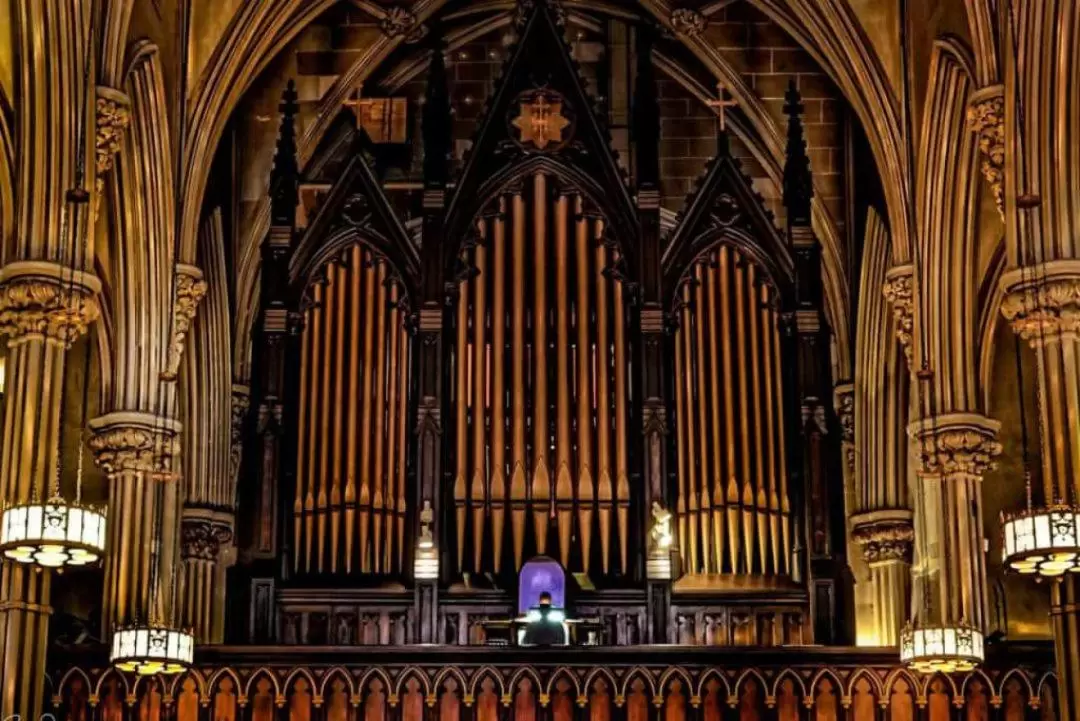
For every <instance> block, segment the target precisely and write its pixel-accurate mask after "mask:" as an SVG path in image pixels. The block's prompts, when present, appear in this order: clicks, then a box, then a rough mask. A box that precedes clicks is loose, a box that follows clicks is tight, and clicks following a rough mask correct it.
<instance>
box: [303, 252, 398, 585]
mask: <svg viewBox="0 0 1080 721" xmlns="http://www.w3.org/2000/svg"><path fill="white" fill-rule="evenodd" d="M400 293H401V290H400V288H399V286H398V285H397V283H395V282H394V281H393V279H392V277H391V271H390V268H389V266H388V264H387V263H386V262H385V261H384V260H383V259H381V258H379V257H378V256H376V255H375V254H373V253H372V252H371V251H370V250H368V249H366V248H365V247H364V246H362V245H361V244H359V243H356V244H353V245H351V246H350V247H348V248H347V249H345V250H344V251H343V252H342V253H341V254H340V255H338V256H337V257H335V258H334V259H332V260H331V261H329V262H328V263H327V264H326V265H325V266H324V267H323V268H322V270H321V271H320V272H319V273H318V274H317V279H316V280H315V281H314V282H313V283H312V284H311V286H310V288H309V307H308V308H307V309H306V310H305V311H304V330H303V336H302V338H301V341H300V377H299V384H300V391H299V408H298V417H297V453H296V494H295V497H294V498H293V506H292V528H291V533H292V567H293V571H294V572H295V573H305V574H307V573H316V574H324V573H331V574H334V573H346V574H352V573H361V574H379V575H397V574H400V573H402V572H403V570H404V568H405V566H404V563H405V559H404V554H405V546H406V544H405V505H406V503H405V500H406V481H405V468H406V452H407V447H408V442H407V437H406V428H407V427H406V396H407V390H408V389H407V386H406V379H407V376H408V372H407V371H408V367H409V362H408V359H409V342H408V341H409V339H408V335H407V333H406V331H405V327H404V322H403V320H404V318H403V311H402V308H401V307H400V302H399V301H400Z"/></svg>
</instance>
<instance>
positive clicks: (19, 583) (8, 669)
mask: <svg viewBox="0 0 1080 721" xmlns="http://www.w3.org/2000/svg"><path fill="white" fill-rule="evenodd" d="M100 290H101V283H100V282H99V281H98V279H97V278H96V277H94V276H92V275H89V274H87V273H76V274H75V277H74V278H72V275H71V270H70V269H68V268H62V267H61V266H59V265H56V264H54V263H47V262H36V261H18V262H15V263H11V264H9V265H7V266H5V267H4V268H3V269H2V270H0V333H2V334H4V335H6V336H7V337H8V349H9V350H8V360H7V369H6V373H7V393H6V395H7V402H6V403H5V404H4V434H3V455H2V458H3V463H2V465H0V501H3V502H5V503H22V502H27V501H31V500H44V499H45V498H47V497H48V495H49V490H50V489H49V487H50V484H51V483H52V482H53V478H54V474H55V473H56V469H57V460H58V459H57V454H58V451H59V444H58V440H59V438H58V435H59V429H60V407H61V405H62V401H63V399H62V398H61V391H62V388H63V379H64V356H65V350H66V349H67V347H68V346H69V345H70V344H71V342H72V341H73V340H75V338H77V337H78V336H80V335H82V334H83V333H85V332H86V330H87V327H88V326H89V325H90V323H92V322H93V321H94V320H95V319H96V318H97V316H98V304H97V299H96V296H97V294H98V292H99V291H100ZM51 578H52V575H51V574H50V573H49V572H48V571H40V570H37V569H35V568H33V567H31V566H27V565H24V564H21V563H15V562H12V561H7V560H4V561H2V562H0V654H2V659H3V660H2V662H0V718H11V717H13V716H21V717H22V718H33V719H36V718H38V717H39V716H40V714H41V711H42V709H41V703H42V700H43V687H42V685H43V684H42V679H43V675H44V672H45V654H46V643H47V638H48V626H49V615H50V614H51V613H52V608H51V607H50V606H49V582H50V580H51Z"/></svg>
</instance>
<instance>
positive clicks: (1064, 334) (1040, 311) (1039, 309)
mask: <svg viewBox="0 0 1080 721" xmlns="http://www.w3.org/2000/svg"><path fill="white" fill-rule="evenodd" d="M1001 288H1002V291H1003V298H1002V301H1001V313H1002V315H1004V316H1005V319H1006V320H1008V321H1009V323H1011V324H1012V327H1013V330H1014V331H1016V332H1017V333H1019V334H1020V337H1021V338H1023V339H1024V340H1026V341H1028V342H1029V343H1030V344H1031V345H1032V346H1036V347H1037V346H1040V345H1043V344H1044V343H1052V342H1057V341H1061V340H1063V339H1073V340H1075V339H1077V338H1080V260H1074V259H1066V260H1052V261H1049V262H1047V263H1042V264H1040V265H1036V266H1027V267H1024V268H1014V269H1013V270H1010V271H1008V272H1007V273H1005V274H1004V275H1002V277H1001Z"/></svg>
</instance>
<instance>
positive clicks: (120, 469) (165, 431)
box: [89, 411, 181, 479]
mask: <svg viewBox="0 0 1080 721" xmlns="http://www.w3.org/2000/svg"><path fill="white" fill-rule="evenodd" d="M89 425H90V431H91V433H92V434H93V435H91V436H90V441H89V445H90V450H91V452H93V454H94V460H95V461H96V462H97V464H98V466H99V467H100V468H101V469H102V470H103V471H105V473H107V474H109V475H110V476H111V475H115V474H118V473H150V474H153V475H155V476H158V477H161V478H162V479H171V478H174V477H175V473H174V468H175V464H174V461H177V460H178V459H179V457H180V428H181V426H180V422H179V421H177V420H174V419H172V418H162V417H160V416H155V415H153V414H151V413H142V412H140V411H117V412H114V413H109V414H107V415H104V416H101V417H100V418H95V419H93V420H92V421H90V424H89Z"/></svg>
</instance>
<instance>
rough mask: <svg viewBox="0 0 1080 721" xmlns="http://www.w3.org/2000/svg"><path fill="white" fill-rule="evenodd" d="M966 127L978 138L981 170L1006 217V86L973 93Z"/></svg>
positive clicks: (996, 202)
mask: <svg viewBox="0 0 1080 721" xmlns="http://www.w3.org/2000/svg"><path fill="white" fill-rule="evenodd" d="M967 116H968V127H970V128H971V131H972V132H973V133H975V135H976V136H978V143H979V154H980V155H981V156H982V162H981V164H980V167H981V169H982V174H983V176H984V177H985V178H986V182H988V183H989V184H990V190H991V191H992V192H993V194H994V204H995V205H997V209H998V212H999V213H1000V214H1001V217H1002V219H1004V218H1005V87H1004V86H1003V85H990V86H988V87H985V88H982V89H980V90H977V91H976V92H974V93H972V95H971V101H970V103H969V104H968V111H967Z"/></svg>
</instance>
